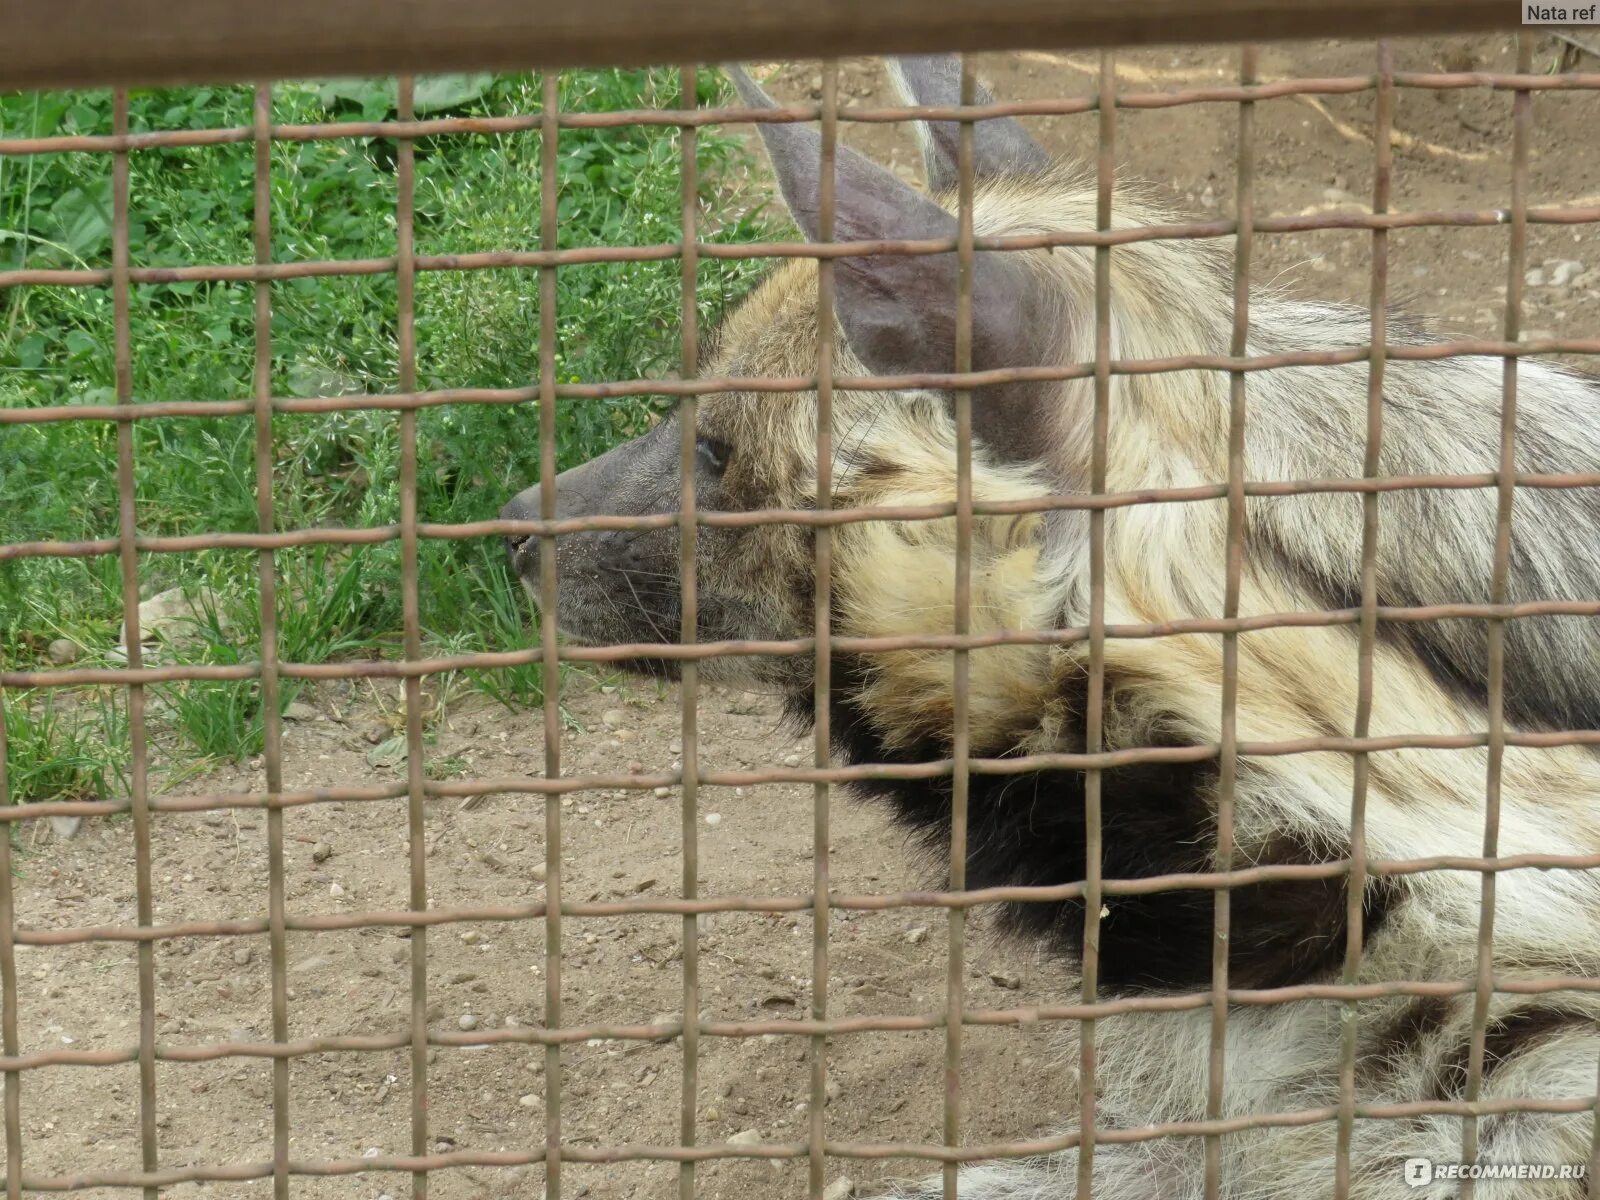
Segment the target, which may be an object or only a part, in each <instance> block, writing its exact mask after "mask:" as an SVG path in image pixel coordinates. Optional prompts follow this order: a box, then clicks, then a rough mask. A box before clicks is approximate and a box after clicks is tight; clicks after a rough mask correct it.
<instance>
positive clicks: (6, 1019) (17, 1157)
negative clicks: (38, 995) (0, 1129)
mask: <svg viewBox="0 0 1600 1200" xmlns="http://www.w3.org/2000/svg"><path fill="white" fill-rule="evenodd" d="M3 658H4V650H3V649H0V660H3ZM10 754H11V747H10V745H9V743H8V742H7V741H6V689H5V687H4V686H3V685H0V809H4V808H9V807H10V805H11V781H10V776H9V774H8V771H7V766H6V764H7V762H8V761H9V756H10ZM14 836H16V835H15V832H14V826H12V825H10V824H7V826H6V828H5V829H4V830H0V1049H4V1051H5V1055H6V1057H7V1058H9V1059H12V1060H15V1059H16V1057H17V1053H18V1036H17V1024H18V1022H17V953H16V935H17V930H16V919H17V913H16V898H15V896H14V895H13V893H12V881H11V839H12V838H13V837H14ZM5 1127H6V1200H22V1073H21V1072H20V1071H18V1070H16V1069H15V1068H13V1069H11V1070H8V1071H7V1072H6V1082H5Z"/></svg>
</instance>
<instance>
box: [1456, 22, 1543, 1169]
mask: <svg viewBox="0 0 1600 1200" xmlns="http://www.w3.org/2000/svg"><path fill="white" fill-rule="evenodd" d="M1532 70H1533V35H1532V34H1528V33H1524V34H1521V35H1519V37H1518V39H1517V73H1518V74H1519V75H1526V74H1528V73H1530V72H1531V71H1532ZM1532 130H1533V95H1532V93H1531V92H1529V91H1528V90H1527V89H1526V88H1519V89H1518V90H1517V92H1516V98H1515V99H1514V100H1513V102H1512V126H1511V238H1510V246H1509V249H1508V253H1507V255H1506V313H1505V331H1504V337H1505V340H1506V341H1508V342H1514V341H1516V340H1517V339H1518V338H1519V337H1520V336H1521V331H1522V287H1523V271H1524V269H1525V268H1526V266H1527V256H1528V149H1529V147H1528V143H1529V141H1530V140H1531V136H1530V135H1531V133H1532ZM1501 372H1502V373H1501V388H1502V391H1501V400H1500V461H1499V464H1498V466H1497V467H1496V472H1495V476H1496V484H1497V487H1496V505H1495V523H1494V524H1495V528H1494V573H1493V575H1492V577H1491V579H1490V582H1489V603H1491V604H1504V603H1505V599H1506V585H1507V582H1508V580H1509V576H1510V571H1511V506H1512V501H1513V500H1514V499H1515V497H1516V469H1517V358H1516V356H1515V355H1507V356H1506V357H1505V359H1504V361H1503V365H1502V368H1501ZM1488 633H1489V754H1488V767H1487V770H1486V772H1485V781H1484V813H1483V857H1485V858H1494V857H1495V856H1496V855H1498V854H1499V852H1500V792H1501V787H1500V785H1501V777H1502V773H1503V769H1504V765H1505V753H1506V721H1505V691H1506V688H1505V682H1506V681H1505V667H1506V655H1505V621H1504V619H1503V618H1498V617H1496V618H1491V619H1490V620H1489V629H1488ZM1494 907H1495V872H1493V871H1485V872H1483V883H1482V891H1481V893H1480V898H1479V909H1478V961H1477V967H1478V969H1477V979H1476V983H1475V985H1474V991H1473V1004H1472V1048H1471V1051H1470V1053H1469V1055H1468V1059H1467V1086H1466V1090H1465V1091H1464V1093H1463V1096H1462V1098H1463V1099H1464V1100H1466V1101H1467V1102H1469V1103H1472V1102H1475V1101H1476V1100H1477V1099H1478V1097H1479V1094H1480V1092H1481V1091H1482V1088H1483V1057H1484V1041H1485V1038H1486V1035H1487V1031H1488V1026H1489V1005H1490V1001H1491V1000H1492V999H1493V997H1494ZM1477 1157H1478V1119H1477V1117H1476V1116H1473V1115H1471V1114H1469V1115H1467V1116H1464V1117H1462V1119H1461V1161H1462V1162H1465V1163H1471V1162H1475V1161H1476V1160H1477ZM1474 1182H1475V1181H1474V1180H1472V1179H1470V1178H1469V1179H1464V1180H1462V1182H1461V1195H1462V1200H1472V1195H1473V1192H1474V1190H1475V1189H1474V1186H1473V1185H1474Z"/></svg>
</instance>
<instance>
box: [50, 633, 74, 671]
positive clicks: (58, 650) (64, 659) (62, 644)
mask: <svg viewBox="0 0 1600 1200" xmlns="http://www.w3.org/2000/svg"><path fill="white" fill-rule="evenodd" d="M46 653H48V654H49V655H50V661H51V662H53V663H55V664H56V666H58V667H64V666H66V665H67V664H68V663H74V662H77V661H78V656H79V655H80V654H82V653H83V651H82V650H81V649H80V648H79V646H78V643H77V642H75V641H73V640H72V639H71V638H57V639H56V640H55V641H53V642H51V643H50V648H49V650H48V651H46Z"/></svg>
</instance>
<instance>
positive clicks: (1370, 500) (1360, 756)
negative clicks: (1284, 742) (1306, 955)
mask: <svg viewBox="0 0 1600 1200" xmlns="http://www.w3.org/2000/svg"><path fill="white" fill-rule="evenodd" d="M1393 124H1394V47H1393V45H1392V43H1390V42H1388V41H1387V40H1385V41H1381V42H1379V43H1378V96H1377V113H1376V115H1375V117H1374V118H1373V131H1372V144H1373V150H1374V156H1373V168H1372V211H1373V213H1374V214H1376V215H1381V214H1383V213H1387V212H1388V211H1389V192H1390V179H1391V176H1392V173H1393V165H1394V146H1393V139H1392V127H1393ZM1388 294H1389V231H1388V230H1386V229H1374V230H1373V231H1372V287H1371V292H1370V301H1369V305H1368V308H1369V311H1370V313H1371V330H1370V336H1369V338H1368V340H1369V342H1370V343H1371V346H1372V356H1371V358H1370V359H1369V362H1368V369H1367V429H1366V452H1365V456H1364V458H1363V461H1362V468H1361V470H1362V477H1363V478H1365V479H1376V478H1377V477H1378V474H1379V472H1380V471H1381V470H1382V466H1383V384H1384V371H1385V367H1386V365H1387V362H1388V346H1389V310H1388ZM1377 637H1378V493H1377V492H1370V491H1369V492H1366V493H1364V494H1363V495H1362V497H1361V624H1360V628H1359V644H1358V651H1357V666H1356V711H1355V720H1354V723H1353V725H1352V728H1351V735H1352V736H1353V737H1355V738H1357V739H1364V738H1365V737H1367V735H1368V733H1369V732H1370V730H1371V727H1372V677H1373V668H1372V659H1373V653H1374V648H1375V647H1376V645H1377ZM1370 766H1371V763H1370V760H1369V756H1368V754H1367V752H1366V751H1359V752H1357V753H1356V754H1355V755H1354V756H1353V761H1352V763H1351V767H1352V779H1351V790H1350V876H1349V880H1348V882H1347V883H1346V885H1345V948H1344V975H1343V982H1344V983H1345V984H1346V985H1348V986H1354V985H1355V983H1356V981H1357V979H1358V978H1359V976H1360V971H1361V955H1362V944H1363V940H1364V938H1365V933H1366V930H1365V909H1364V907H1363V900H1364V898H1365V896H1366V890H1367V794H1368V784H1369V781H1370ZM1357 1015H1358V1003H1357V1002H1356V1001H1354V1000H1351V1001H1348V1002H1346V1004H1345V1005H1344V1006H1343V1010H1342V1013H1341V1017H1342V1020H1341V1023H1340V1027H1339V1037H1340V1044H1339V1117H1338V1125H1337V1128H1336V1130H1335V1134H1334V1166H1333V1170H1334V1200H1348V1197H1349V1195H1350V1146H1351V1141H1352V1140H1353V1138H1354V1136H1355V1118H1356V1034H1357V1032H1358V1031H1359V1028H1360V1027H1359V1025H1358V1024H1357Z"/></svg>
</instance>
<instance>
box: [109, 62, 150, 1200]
mask: <svg viewBox="0 0 1600 1200" xmlns="http://www.w3.org/2000/svg"><path fill="white" fill-rule="evenodd" d="M112 132H113V133H115V134H116V135H117V136H118V137H126V136H127V135H128V90H127V89H126V88H118V89H116V91H115V92H114V93H113V97H112ZM128 190H129V185H128V151H127V150H126V149H125V148H124V149H120V150H116V151H114V152H113V153H112V156H111V304H112V321H113V323H114V326H115V340H116V382H117V403H118V404H119V405H131V404H132V403H134V399H133V337H132V331H131V317H130V314H129V307H130V304H131V301H132V291H133V285H132V283H131V282H130V280H129V277H128ZM117 500H118V519H117V553H118V557H119V559H120V564H121V567H122V621H123V627H124V630H125V632H126V637H125V639H124V650H125V652H126V654H127V659H128V668H129V669H130V670H134V671H137V670H140V669H142V668H143V667H144V650H143V647H142V645H141V637H142V635H141V632H140V629H139V550H138V546H137V544H136V539H137V537H138V509H137V503H136V500H135V493H134V472H133V422H132V421H118V422H117ZM144 713H145V695H144V685H143V684H141V683H131V684H129V685H128V741H129V743H130V749H131V750H132V753H133V765H132V769H131V772H130V776H129V784H130V791H131V799H132V807H133V850H134V874H135V880H136V890H137V893H138V901H137V907H138V919H139V926H140V927H141V928H148V927H149V926H151V925H153V924H154V923H155V898H154V893H153V890H152V887H151V880H150V875H151V848H150V746H149V741H148V739H147V736H146V733H145V719H144ZM137 956H138V964H139V1145H140V1149H141V1155H142V1158H143V1162H144V1169H145V1171H146V1172H153V1171H155V1170H156V1167H157V1164H158V1161H159V1159H158V1155H157V1150H156V955H155V943H154V942H153V941H151V940H150V939H149V938H144V939H141V940H140V942H139V949H138V951H137ZM144 1194H145V1200H157V1195H158V1189H157V1188H155V1187H154V1186H149V1187H146V1188H145V1189H144Z"/></svg>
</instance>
